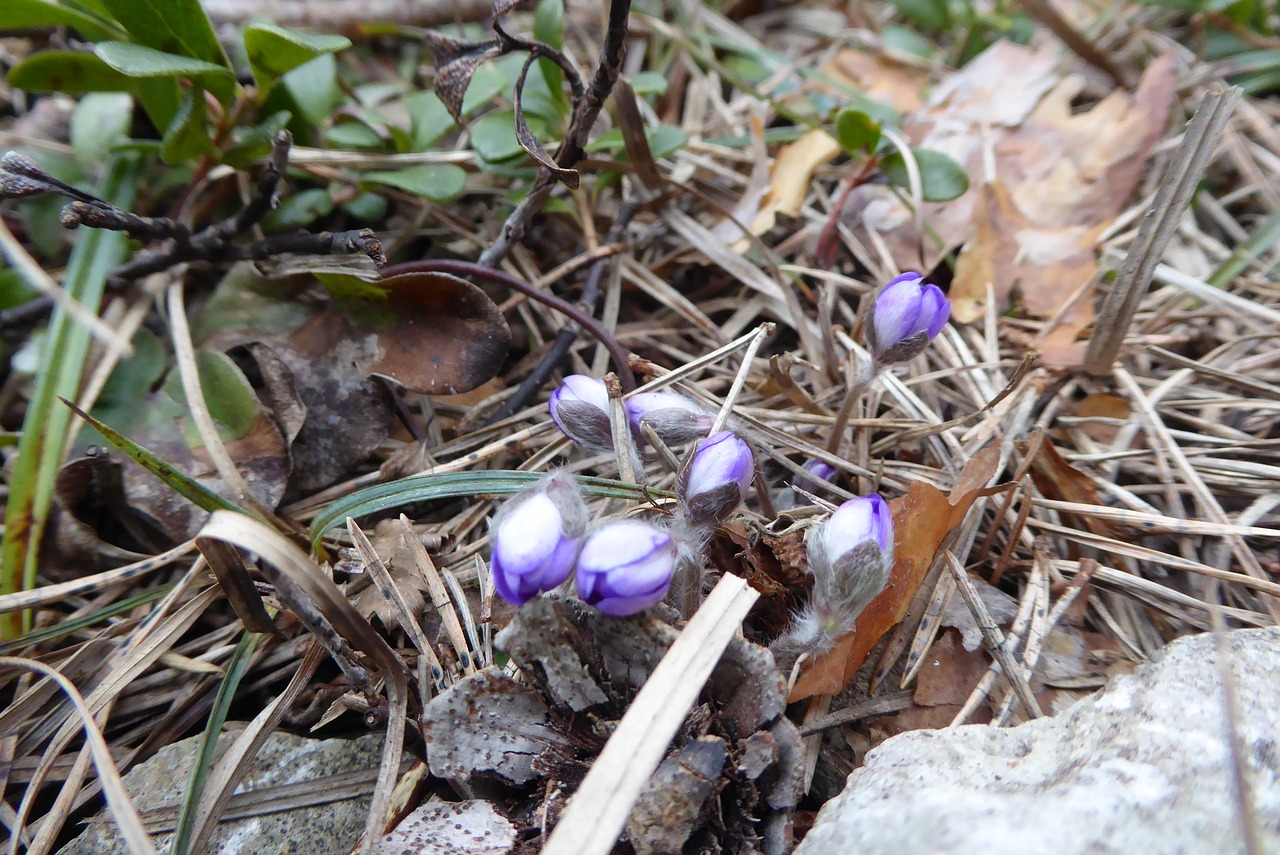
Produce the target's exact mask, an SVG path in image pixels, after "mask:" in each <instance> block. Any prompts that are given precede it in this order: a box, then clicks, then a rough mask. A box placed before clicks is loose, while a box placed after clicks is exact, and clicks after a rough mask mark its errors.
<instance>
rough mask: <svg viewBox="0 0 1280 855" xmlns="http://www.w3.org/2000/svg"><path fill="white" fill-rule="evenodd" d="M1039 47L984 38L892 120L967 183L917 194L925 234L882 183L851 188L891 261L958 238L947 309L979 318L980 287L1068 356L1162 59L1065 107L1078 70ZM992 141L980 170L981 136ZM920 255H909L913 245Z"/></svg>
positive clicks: (1078, 355) (1164, 84)
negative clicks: (1133, 81)
mask: <svg viewBox="0 0 1280 855" xmlns="http://www.w3.org/2000/svg"><path fill="white" fill-rule="evenodd" d="M1054 67H1055V59H1054V55H1053V53H1052V52H1049V51H1034V50H1032V49H1029V48H1022V47H1018V46H1016V45H1010V44H1006V43H997V44H996V45H993V46H992V47H991V48H989V49H988V50H987V51H986V52H984V53H983V54H982V55H981V56H979V57H978V58H977V59H975V60H974V61H973V62H971V63H969V65H967V66H966V67H965V68H963V69H961V70H960V71H958V72H956V73H955V74H953V75H952V76H951V77H949V78H948V79H947V80H945V81H943V82H942V83H941V84H939V86H938V88H937V89H936V90H935V92H934V93H933V95H932V96H931V98H930V99H929V103H928V104H927V105H926V106H925V107H924V108H923V109H922V110H920V111H918V112H917V114H916V115H915V116H913V117H912V118H911V120H910V121H908V122H907V123H906V124H905V126H904V130H905V131H906V133H907V136H908V138H909V139H910V140H911V141H912V143H913V144H915V145H919V146H922V147H924V148H931V149H935V150H938V151H942V152H944V153H946V154H949V155H950V156H951V157H953V158H955V159H956V160H957V161H959V162H960V163H961V164H963V165H964V166H965V168H966V171H968V173H969V175H970V176H971V178H974V179H975V180H974V184H973V187H972V188H971V189H970V191H969V192H968V193H966V194H965V195H963V196H961V197H960V198H958V199H955V200H952V201H951V202H945V203H940V204H928V205H925V210H924V217H923V219H924V221H925V222H926V223H927V225H928V227H929V229H930V230H931V231H932V232H933V233H935V234H936V235H937V236H938V240H932V239H929V240H924V241H922V239H921V236H920V235H919V234H918V233H917V231H916V229H915V227H914V225H913V217H912V214H911V212H910V210H909V209H908V208H907V206H906V205H905V204H903V203H902V202H901V201H900V200H898V199H897V198H894V197H891V196H890V195H889V194H887V192H886V191H885V190H884V189H882V188H867V189H864V190H860V191H859V195H860V196H861V197H862V198H861V199H860V200H859V201H860V202H861V220H862V223H861V224H860V225H861V226H863V227H870V228H873V229H875V230H877V231H879V232H881V236H882V237H883V238H884V240H885V242H886V244H887V245H888V247H889V252H890V254H891V256H892V257H893V258H894V260H895V261H896V262H897V264H898V266H899V267H902V268H912V267H916V268H919V269H925V270H928V269H932V268H933V267H934V266H935V265H936V264H937V263H938V261H939V260H940V259H941V258H942V257H943V256H945V255H946V254H947V253H949V252H950V251H951V250H953V249H954V248H955V247H957V246H959V245H960V244H966V245H965V249H964V251H963V252H962V253H961V255H960V258H959V261H958V263H957V265H956V276H955V280H954V281H953V283H952V287H951V293H950V296H951V299H952V317H954V318H955V319H956V320H958V321H960V322H962V323H963V322H973V321H976V320H978V319H979V318H982V317H983V316H984V315H985V314H986V312H987V310H988V307H987V305H986V303H987V300H988V288H990V289H991V291H993V292H994V296H995V300H996V306H995V310H996V312H998V313H999V312H1004V311H1006V310H1007V309H1008V308H1009V307H1010V306H1011V305H1014V304H1019V305H1021V307H1022V310H1023V312H1024V313H1025V314H1026V315H1027V316H1029V317H1033V318H1040V319H1046V320H1047V319H1050V318H1052V319H1054V324H1053V327H1052V328H1051V329H1049V330H1046V331H1045V333H1044V334H1043V335H1042V336H1041V338H1040V340H1039V341H1038V348H1039V350H1040V353H1041V357H1042V359H1043V362H1044V363H1045V364H1046V365H1051V366H1073V365H1078V364H1079V362H1080V360H1081V359H1082V358H1083V355H1084V347H1085V343H1084V342H1081V341H1078V340H1077V339H1078V338H1079V336H1080V334H1081V333H1082V332H1084V331H1085V330H1086V329H1087V328H1088V327H1089V325H1090V324H1091V323H1092V322H1093V300H1092V294H1093V288H1094V285H1095V283H1096V280H1097V277H1098V264H1097V259H1096V255H1095V244H1096V241H1097V239H1098V236H1099V235H1100V234H1101V233H1102V231H1103V230H1104V229H1105V228H1106V227H1107V225H1108V224H1109V223H1110V221H1111V220H1112V219H1114V218H1115V216H1116V215H1117V214H1119V213H1120V211H1121V210H1122V209H1123V208H1124V206H1125V204H1126V203H1127V202H1128V200H1129V197H1130V196H1131V195H1132V193H1133V191H1134V188H1135V187H1136V186H1137V182H1138V179H1139V178H1140V177H1141V175H1142V172H1143V170H1144V169H1145V167H1146V163H1147V158H1148V156H1149V154H1150V152H1151V149H1152V147H1153V146H1154V145H1155V143H1156V142H1157V141H1158V140H1159V138H1160V136H1161V134H1162V133H1163V130H1164V127H1165V124H1166V121H1167V118H1168V115H1169V110H1170V107H1171V105H1172V100H1173V76H1174V75H1173V62H1172V58H1171V57H1168V56H1166V57H1162V58H1161V59H1158V60H1156V61H1155V62H1153V63H1152V64H1151V65H1150V66H1149V67H1148V68H1147V71H1146V73H1145V74H1144V75H1143V78H1142V82H1141V84H1140V85H1139V87H1138V89H1137V90H1136V91H1135V92H1133V93H1132V94H1130V93H1127V92H1123V91H1116V92H1113V93H1112V94H1111V95H1109V96H1107V97H1106V98H1104V99H1103V100H1102V101H1101V102H1099V103H1098V104H1097V105H1095V106H1094V107H1093V108H1092V109H1090V110H1087V111H1085V112H1082V113H1078V114H1073V113H1072V111H1071V102H1072V99H1073V98H1074V97H1075V96H1076V95H1077V94H1078V93H1079V90H1080V87H1081V82H1080V81H1079V80H1078V79H1077V78H1074V77H1069V78H1066V79H1061V80H1060V79H1058V77H1057V75H1056V73H1055V72H1054ZM985 146H990V147H991V148H992V150H993V151H994V153H995V157H994V163H995V171H996V174H995V175H994V176H987V177H988V178H989V179H990V180H989V181H986V182H982V181H979V180H977V179H978V178H980V177H981V176H983V175H984V174H985V171H986V170H985V169H984V168H983V157H982V153H983V149H984V147H985ZM922 245H923V246H924V252H925V255H924V257H923V258H922V257H921V255H920V252H921V246H922Z"/></svg>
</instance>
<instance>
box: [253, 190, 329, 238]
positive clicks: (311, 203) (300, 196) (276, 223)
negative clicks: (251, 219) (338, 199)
mask: <svg viewBox="0 0 1280 855" xmlns="http://www.w3.org/2000/svg"><path fill="white" fill-rule="evenodd" d="M331 213H333V196H332V195H330V193H329V191H328V190H323V189H321V188H319V187H310V188H308V189H306V190H302V191H300V192H298V193H293V194H292V195H289V196H286V197H285V198H284V201H282V202H281V203H280V207H278V208H276V209H275V210H274V211H272V212H271V213H270V214H267V216H266V217H265V218H264V219H263V220H262V227H263V229H265V230H266V231H269V232H281V231H285V230H287V229H300V228H302V227H304V226H308V225H310V224H311V223H313V222H315V221H316V220H318V219H320V218H321V217H327V216H329V214H331Z"/></svg>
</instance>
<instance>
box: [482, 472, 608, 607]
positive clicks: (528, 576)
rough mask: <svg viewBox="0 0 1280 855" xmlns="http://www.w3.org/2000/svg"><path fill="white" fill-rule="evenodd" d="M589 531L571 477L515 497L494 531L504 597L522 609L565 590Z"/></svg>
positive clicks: (554, 478)
mask: <svg viewBox="0 0 1280 855" xmlns="http://www.w3.org/2000/svg"><path fill="white" fill-rule="evenodd" d="M586 529H587V505H586V503H585V502H583V501H582V494H581V493H579V492H578V484H577V482H576V481H574V480H573V478H571V477H570V476H568V475H564V474H556V475H550V476H548V477H547V478H544V479H543V480H542V481H540V482H539V483H538V484H536V485H534V486H533V487H530V488H529V489H527V490H524V491H523V492H520V493H517V494H516V495H514V496H512V497H511V498H510V499H509V500H508V501H507V502H506V503H505V504H503V506H502V507H501V508H500V509H499V510H498V513H497V514H495V515H494V518H493V525H492V527H491V529H490V531H491V532H492V534H491V536H490V537H491V539H492V541H493V551H492V561H491V562H490V565H491V568H492V572H493V585H494V587H495V588H496V589H497V591H498V594H499V596H501V597H502V599H504V600H506V601H507V602H509V603H511V604H513V605H517V606H518V605H521V604H523V603H526V602H528V601H529V600H531V599H533V598H534V597H536V596H537V595H538V594H539V593H541V592H543V591H550V590H551V589H552V588H555V587H556V586H558V585H561V584H563V583H564V580H565V579H568V578H569V574H570V573H571V572H572V571H573V564H574V560H575V559H576V558H577V557H578V547H579V545H580V544H581V542H582V535H583V534H584V533H585V532H586Z"/></svg>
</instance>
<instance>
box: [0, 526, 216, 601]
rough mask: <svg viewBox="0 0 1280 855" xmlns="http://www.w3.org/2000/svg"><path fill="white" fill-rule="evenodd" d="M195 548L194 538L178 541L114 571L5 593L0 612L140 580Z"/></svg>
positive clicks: (0, 598) (1, 599)
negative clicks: (172, 545) (170, 547)
mask: <svg viewBox="0 0 1280 855" xmlns="http://www.w3.org/2000/svg"><path fill="white" fill-rule="evenodd" d="M194 548H195V541H194V540H188V541H187V542H186V543H181V544H179V545H177V546H175V547H174V548H173V549H170V550H167V551H165V552H162V553H160V554H159V555H153V556H151V557H150V558H144V559H143V560H141V561H137V562H134V563H133V564H128V565H125V566H124V567H117V568H116V569H114V570H106V571H103V572H102V573H94V574H93V575H91V576H85V577H83V578H80V579H73V580H71V581H70V582H60V583H58V584H56V585H46V586H44V587H43V588H36V589H35V590H33V591H19V592H17V593H14V594H5V595H4V596H2V597H0V613H4V612H14V611H20V610H21V609H31V608H35V607H36V606H44V605H48V604H50V603H56V602H59V601H60V600H65V599H66V598H68V597H76V596H80V595H82V594H87V593H89V592H91V591H97V590H101V589H104V588H107V587H109V586H111V585H116V584H119V583H120V582H128V581H131V580H136V579H140V578H141V577H143V576H145V575H146V574H148V573H153V572H155V571H156V570H159V569H160V568H162V567H166V566H168V565H169V564H171V563H173V562H174V561H176V560H177V559H179V558H181V557H182V556H184V555H186V554H187V553H188V552H190V551H191V550H192V549H194Z"/></svg>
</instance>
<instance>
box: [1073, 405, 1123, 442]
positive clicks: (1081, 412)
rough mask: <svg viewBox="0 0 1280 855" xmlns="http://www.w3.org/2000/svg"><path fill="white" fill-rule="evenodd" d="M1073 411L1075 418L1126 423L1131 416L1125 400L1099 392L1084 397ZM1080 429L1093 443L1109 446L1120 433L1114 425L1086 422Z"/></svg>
mask: <svg viewBox="0 0 1280 855" xmlns="http://www.w3.org/2000/svg"><path fill="white" fill-rule="evenodd" d="M1073 410H1074V415H1075V416H1076V418H1081V419H1088V418H1104V419H1118V420H1120V421H1127V420H1128V419H1129V416H1130V415H1132V414H1133V407H1132V406H1130V404H1129V400H1128V399H1127V398H1121V397H1120V396H1118V395H1106V394H1103V393H1101V392H1094V393H1092V394H1089V395H1085V396H1084V397H1083V398H1081V399H1080V400H1079V401H1077V402H1076V405H1075V407H1073ZM1080 429H1081V430H1082V431H1084V432H1085V434H1087V435H1088V436H1089V438H1090V439H1092V440H1093V441H1094V442H1097V443H1100V444H1102V445H1110V444H1111V443H1112V442H1113V441H1114V440H1115V438H1116V434H1117V433H1118V432H1119V431H1120V428H1119V427H1117V426H1116V425H1109V424H1101V423H1098V422H1086V423H1084V424H1081V425H1080Z"/></svg>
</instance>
